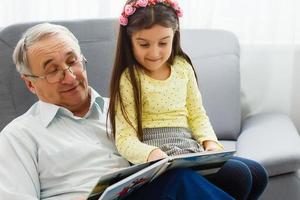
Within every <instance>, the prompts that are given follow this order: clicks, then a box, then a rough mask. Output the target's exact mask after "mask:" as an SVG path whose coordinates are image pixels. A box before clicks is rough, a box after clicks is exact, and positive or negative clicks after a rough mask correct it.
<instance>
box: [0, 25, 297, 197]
mask: <svg viewBox="0 0 300 200" xmlns="http://www.w3.org/2000/svg"><path fill="white" fill-rule="evenodd" d="M54 23H58V24H62V25H65V26H67V27H68V28H69V29H70V30H71V31H72V32H73V33H74V34H75V35H76V36H77V38H78V39H79V41H80V45H81V47H82V50H83V54H84V55H85V56H86V58H87V59H88V65H87V72H88V77H89V82H90V85H92V86H93V87H94V88H95V89H96V90H97V91H98V92H100V93H101V94H102V95H104V96H107V95H108V84H109V77H110V73H111V66H112V60H113V54H114V47H115V36H116V34H117V33H116V31H117V23H116V20H113V19H105V20H103V19H102V20H100V19H99V20H96V19H95V20H80V21H60V22H54ZM34 24H36V23H27V24H17V25H12V26H9V27H6V28H4V29H2V30H1V31H0V67H1V68H0V110H1V112H0V130H2V129H3V127H4V126H5V125H6V124H7V123H9V122H10V121H11V120H12V119H14V118H15V117H17V116H19V115H21V114H22V113H24V112H25V111H26V110H27V109H28V108H29V107H30V105H31V104H33V102H34V101H36V98H35V97H34V96H33V95H32V94H31V93H29V92H28V90H27V89H26V88H25V85H24V84H23V82H22V81H21V80H20V78H19V75H18V74H17V72H16V70H15V67H14V65H13V62H12V59H11V55H12V52H13V49H14V47H15V45H16V43H17V41H18V40H19V38H20V36H21V33H22V32H24V31H25V29H27V28H28V27H30V26H32V25H34ZM182 46H183V49H184V50H185V51H186V52H187V53H188V54H189V56H190V57H191V59H192V61H193V64H194V66H195V68H196V71H197V74H198V79H199V86H200V88H201V92H202V95H203V101H204V105H205V107H206V110H207V112H208V115H209V117H210V119H211V122H212V124H213V126H214V128H215V131H216V134H217V135H218V137H219V139H220V140H221V141H222V142H223V144H224V145H225V146H226V147H227V148H236V149H237V155H239V156H243V157H246V158H251V159H254V160H256V161H258V162H260V163H261V164H263V165H264V166H265V167H266V169H267V171H268V173H269V177H270V182H269V185H268V187H267V189H266V191H265V193H264V194H263V196H262V198H261V199H270V200H271V199H272V200H275V199H295V200H296V199H300V189H299V188H300V179H299V175H298V169H299V168H300V138H299V135H298V132H297V130H296V129H295V127H294V125H293V123H292V121H291V120H290V119H289V117H288V116H286V115H283V114H280V113H264V114H259V115H255V116H250V117H248V118H247V119H245V120H243V121H242V118H241V102H240V73H239V70H240V69H239V43H238V40H237V38H236V37H235V36H234V35H233V34H232V33H230V32H226V31H218V30H183V31H182ZM257 89H259V88H257ZM1 162H5V161H1ZM0 198H1V197H0Z"/></svg>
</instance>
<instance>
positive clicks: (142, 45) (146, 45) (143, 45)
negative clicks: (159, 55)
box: [139, 44, 149, 47]
mask: <svg viewBox="0 0 300 200" xmlns="http://www.w3.org/2000/svg"><path fill="white" fill-rule="evenodd" d="M139 45H140V46H141V47H148V46H149V44H139Z"/></svg>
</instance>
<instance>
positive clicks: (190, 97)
mask: <svg viewBox="0 0 300 200" xmlns="http://www.w3.org/2000/svg"><path fill="white" fill-rule="evenodd" d="M186 69H187V77H188V85H187V99H186V101H187V110H188V122H189V126H190V128H191V129H192V132H193V137H194V138H195V139H196V140H197V141H198V142H199V143H200V144H202V143H203V142H204V141H206V140H212V141H215V142H217V143H218V145H219V146H220V147H221V148H223V146H222V144H221V143H220V142H219V141H218V139H217V137H216V134H215V132H214V130H213V128H212V126H211V123H210V121H209V118H208V116H207V115H206V111H205V109H204V107H203V104H202V97H201V94H200V91H199V88H198V85H197V81H196V77H195V74H194V70H193V69H192V66H191V65H190V64H188V63H187V68H186Z"/></svg>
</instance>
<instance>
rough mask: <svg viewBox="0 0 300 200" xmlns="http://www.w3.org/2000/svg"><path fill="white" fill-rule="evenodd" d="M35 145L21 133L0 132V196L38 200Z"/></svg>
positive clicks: (9, 198)
mask: <svg viewBox="0 0 300 200" xmlns="http://www.w3.org/2000/svg"><path fill="white" fill-rule="evenodd" d="M35 151H36V150H35V146H34V145H32V144H30V142H29V140H28V139H26V138H25V137H24V135H22V134H13V133H9V132H8V131H5V130H4V131H2V132H1V133H0V161H1V163H0V177H1V178H0V197H1V199H6V200H20V199H22V200H38V199H40V185H39V178H38V172H37V158H36V153H34V152H35Z"/></svg>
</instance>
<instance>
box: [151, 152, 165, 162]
mask: <svg viewBox="0 0 300 200" xmlns="http://www.w3.org/2000/svg"><path fill="white" fill-rule="evenodd" d="M166 157H168V155H167V154H166V153H165V152H163V151H162V150H161V149H154V150H153V151H151V153H150V154H149V156H148V160H147V162H150V161H154V160H159V159H162V158H166Z"/></svg>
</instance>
